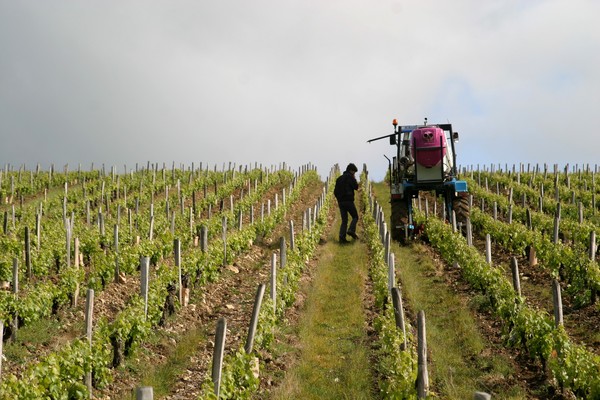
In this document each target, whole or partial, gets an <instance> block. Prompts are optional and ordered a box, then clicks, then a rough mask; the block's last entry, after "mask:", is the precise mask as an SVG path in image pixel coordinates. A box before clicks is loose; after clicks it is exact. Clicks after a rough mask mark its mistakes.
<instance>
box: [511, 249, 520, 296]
mask: <svg viewBox="0 0 600 400" xmlns="http://www.w3.org/2000/svg"><path fill="white" fill-rule="evenodd" d="M510 267H511V271H512V278H513V288H514V289H515V293H517V297H521V280H520V277H519V263H518V261H517V257H512V258H511V260H510Z"/></svg>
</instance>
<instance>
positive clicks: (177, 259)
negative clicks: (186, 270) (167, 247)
mask: <svg viewBox="0 0 600 400" xmlns="http://www.w3.org/2000/svg"><path fill="white" fill-rule="evenodd" d="M173 251H174V253H175V254H174V256H175V266H176V267H177V277H178V281H177V284H178V287H179V304H183V282H182V276H181V275H182V273H181V240H179V239H174V240H173Z"/></svg>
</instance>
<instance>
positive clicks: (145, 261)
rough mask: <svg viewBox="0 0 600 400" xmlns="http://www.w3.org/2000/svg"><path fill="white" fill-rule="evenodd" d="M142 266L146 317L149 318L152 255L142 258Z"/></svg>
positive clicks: (142, 288)
mask: <svg viewBox="0 0 600 400" xmlns="http://www.w3.org/2000/svg"><path fill="white" fill-rule="evenodd" d="M140 266H141V274H140V275H141V290H140V292H141V295H142V297H143V298H144V318H148V275H149V273H150V271H149V269H150V268H149V267H150V257H146V256H143V257H141V260H140Z"/></svg>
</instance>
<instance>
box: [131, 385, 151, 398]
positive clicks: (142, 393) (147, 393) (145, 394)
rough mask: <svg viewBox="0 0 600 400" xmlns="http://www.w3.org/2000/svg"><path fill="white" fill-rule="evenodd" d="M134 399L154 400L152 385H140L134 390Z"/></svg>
mask: <svg viewBox="0 0 600 400" xmlns="http://www.w3.org/2000/svg"><path fill="white" fill-rule="evenodd" d="M135 400H154V389H153V388H152V386H141V387H138V388H137V389H136V390H135Z"/></svg>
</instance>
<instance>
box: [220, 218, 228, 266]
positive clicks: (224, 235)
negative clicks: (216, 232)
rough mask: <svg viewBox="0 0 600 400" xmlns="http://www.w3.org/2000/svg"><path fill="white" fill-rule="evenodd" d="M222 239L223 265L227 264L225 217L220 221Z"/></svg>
mask: <svg viewBox="0 0 600 400" xmlns="http://www.w3.org/2000/svg"><path fill="white" fill-rule="evenodd" d="M221 228H222V239H223V265H225V264H227V217H223V221H222V226H221Z"/></svg>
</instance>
